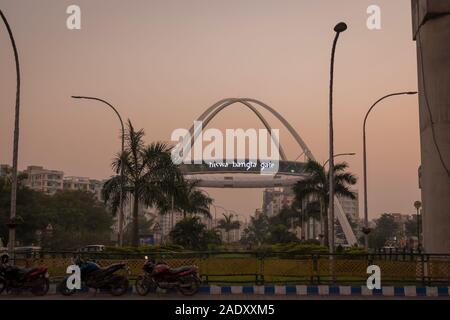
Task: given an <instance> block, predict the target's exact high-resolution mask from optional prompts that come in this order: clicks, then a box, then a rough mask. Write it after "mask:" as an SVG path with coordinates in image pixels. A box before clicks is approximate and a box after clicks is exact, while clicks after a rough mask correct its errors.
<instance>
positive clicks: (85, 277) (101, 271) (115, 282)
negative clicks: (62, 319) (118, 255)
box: [58, 258, 129, 296]
mask: <svg viewBox="0 0 450 320" xmlns="http://www.w3.org/2000/svg"><path fill="white" fill-rule="evenodd" d="M75 264H76V265H77V266H79V267H80V272H81V283H82V286H83V285H84V286H85V287H88V288H93V289H95V290H99V289H100V290H106V291H109V292H110V293H111V294H112V295H114V296H121V295H123V294H125V293H126V292H127V291H128V287H129V281H128V278H127V277H125V276H122V275H118V274H115V273H116V272H117V271H119V270H128V267H127V266H126V265H125V264H124V263H115V264H112V265H110V266H108V267H106V268H101V267H100V266H99V265H98V264H97V263H95V262H93V261H85V260H82V259H81V258H78V259H77V260H76V261H75ZM68 278H69V276H67V277H65V278H64V279H63V281H62V282H61V283H60V284H59V286H58V291H59V292H60V293H61V294H63V295H65V296H69V295H72V294H74V293H75V292H76V291H77V290H76V289H69V288H68V287H67V279H68Z"/></svg>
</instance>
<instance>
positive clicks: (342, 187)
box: [294, 160, 357, 244]
mask: <svg viewBox="0 0 450 320" xmlns="http://www.w3.org/2000/svg"><path fill="white" fill-rule="evenodd" d="M347 168H348V165H347V163H345V162H342V163H337V164H335V165H334V181H335V185H334V190H335V194H336V195H337V196H341V197H346V198H350V199H355V195H354V193H353V192H351V191H350V186H352V185H355V184H356V181H357V180H356V177H355V176H354V175H353V174H352V173H350V172H346V170H347ZM304 173H305V174H306V175H307V178H306V179H302V180H300V181H298V182H297V183H296V184H295V186H294V192H295V197H296V201H298V202H299V203H304V202H305V201H306V202H307V201H309V200H311V199H316V200H317V201H319V204H320V213H321V214H320V217H321V221H322V223H321V225H322V226H323V229H322V234H323V235H324V242H325V244H328V218H327V212H328V200H329V174H328V171H327V170H325V168H324V166H323V165H322V164H320V163H319V162H317V161H314V160H309V161H308V162H307V163H306V165H305V169H304Z"/></svg>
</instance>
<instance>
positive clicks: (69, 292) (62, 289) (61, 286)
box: [58, 279, 76, 296]
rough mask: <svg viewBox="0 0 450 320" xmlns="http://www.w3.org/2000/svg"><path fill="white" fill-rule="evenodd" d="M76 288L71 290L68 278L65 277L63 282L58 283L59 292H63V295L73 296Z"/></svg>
mask: <svg viewBox="0 0 450 320" xmlns="http://www.w3.org/2000/svg"><path fill="white" fill-rule="evenodd" d="M75 291H76V290H75V289H72V290H70V289H69V288H67V279H63V281H61V283H60V284H59V285H58V292H59V293H61V294H62V295H63V296H71V295H72V294H74V293H75Z"/></svg>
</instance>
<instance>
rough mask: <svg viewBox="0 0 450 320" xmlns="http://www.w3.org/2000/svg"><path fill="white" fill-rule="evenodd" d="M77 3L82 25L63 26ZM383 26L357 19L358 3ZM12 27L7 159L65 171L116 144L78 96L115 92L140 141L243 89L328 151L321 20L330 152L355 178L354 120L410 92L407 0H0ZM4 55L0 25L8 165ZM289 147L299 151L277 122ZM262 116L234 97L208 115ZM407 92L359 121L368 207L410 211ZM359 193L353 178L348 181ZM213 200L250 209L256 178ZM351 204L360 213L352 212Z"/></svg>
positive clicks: (315, 147)
mask: <svg viewBox="0 0 450 320" xmlns="http://www.w3.org/2000/svg"><path fill="white" fill-rule="evenodd" d="M71 4H77V5H79V6H80V7H81V12H82V29H81V30H68V29H67V28H66V19H67V17H68V15H67V14H66V8H67V6H69V5H71ZM372 4H377V5H379V6H380V7H381V9H382V29H381V30H379V31H370V30H368V29H367V27H366V19H367V17H368V14H367V13H366V9H367V7H368V6H369V5H372ZM0 8H1V9H2V10H3V12H4V13H5V15H6V16H7V18H8V19H9V22H10V24H11V27H12V29H13V32H14V35H15V38H16V42H17V46H18V49H19V55H20V61H21V70H22V100H21V101H22V102H21V136H20V153H19V168H20V169H24V168H25V167H26V166H27V165H31V164H33V165H42V166H44V167H46V168H49V169H58V170H63V171H64V172H65V174H66V175H77V176H89V177H93V178H99V179H103V178H107V177H109V176H110V175H111V174H112V171H111V167H110V163H111V161H112V157H113V155H114V154H115V153H116V152H117V151H119V149H120V140H119V133H120V131H119V129H120V127H119V124H118V122H117V119H116V116H115V115H114V114H113V113H112V112H111V111H110V110H108V109H107V108H105V107H104V106H103V105H101V104H98V103H94V102H87V101H84V102H83V101H75V100H72V99H70V96H71V95H88V96H96V97H99V98H103V99H106V100H108V101H110V102H111V103H112V104H114V105H115V106H116V107H117V108H118V109H119V112H120V113H121V114H122V116H123V117H124V118H129V119H131V120H132V122H133V123H134V125H135V126H136V127H138V128H144V129H145V132H146V141H147V142H151V141H157V140H162V141H169V140H170V135H171V133H172V131H173V130H174V129H176V128H189V127H190V126H191V125H192V123H193V121H194V120H195V118H196V117H198V116H199V115H200V114H201V113H202V112H203V111H204V110H205V109H206V108H207V107H209V106H210V105H212V104H214V103H215V102H216V101H218V100H221V99H223V98H229V97H252V98H256V99H258V100H261V101H264V102H266V103H267V104H269V105H270V106H272V107H273V108H275V109H276V110H277V111H278V112H279V113H281V114H282V115H283V116H284V117H285V118H286V119H287V120H288V121H289V122H290V123H291V125H292V126H293V127H294V128H295V129H296V130H297V132H298V133H299V134H300V136H301V137H302V138H303V139H304V140H305V142H306V143H307V144H308V146H309V148H310V149H311V150H312V152H313V153H314V155H315V156H316V158H317V159H318V160H320V161H321V162H323V161H325V160H326V159H327V158H328V81H329V60H330V52H331V44H332V41H333V37H334V32H333V27H334V25H335V24H336V23H337V22H339V21H345V22H347V24H348V25H349V29H348V30H347V31H346V32H345V33H344V34H343V35H342V37H341V39H340V40H339V44H338V48H337V56H336V75H335V118H334V120H335V140H336V141H335V152H336V153H343V152H355V153H357V155H356V156H354V157H346V158H340V160H346V161H347V162H348V163H349V165H350V170H351V171H352V172H354V173H355V174H356V175H357V176H358V177H360V178H362V121H363V117H364V114H365V112H366V111H367V110H368V108H369V107H370V105H371V104H372V103H373V102H374V101H375V100H377V99H378V98H380V97H381V96H383V95H385V94H388V93H391V92H396V91H405V90H417V75H416V72H417V67H416V50H415V43H414V42H413V40H412V31H411V8H410V0H396V1H392V0H370V1H366V0H341V1H336V0H281V1H280V0H226V1H225V0H159V1H153V0H139V1H138V0H130V1H119V0H108V1H107V0H84V1H83V0H70V1H63V0H39V1H36V0H0ZM14 103H15V66H14V59H13V55H12V50H11V45H10V42H9V38H8V35H7V33H6V29H5V28H4V26H3V25H1V27H0V163H11V159H12V141H13V119H14ZM262 112H263V114H264V116H265V117H266V118H267V119H268V121H269V122H270V124H271V125H272V127H274V128H280V129H281V131H280V132H281V135H280V140H281V144H282V145H283V146H284V148H285V150H286V151H287V154H288V157H289V158H290V159H292V160H293V159H295V158H297V156H298V155H299V154H300V153H301V150H300V149H299V147H298V146H297V144H296V143H295V141H294V139H292V137H290V136H289V134H288V132H287V131H286V130H284V129H283V128H282V126H281V124H280V123H279V122H278V121H277V120H276V119H275V118H274V117H273V116H271V115H270V114H268V113H267V112H265V111H262ZM210 126H211V127H214V128H219V129H221V130H224V129H226V128H261V127H262V125H261V124H260V123H259V121H258V119H257V118H256V117H255V116H254V115H253V114H252V113H251V112H250V111H248V110H247V109H245V108H243V107H240V106H237V105H236V106H234V107H233V108H230V109H227V110H225V111H224V112H223V113H221V114H220V115H219V116H218V117H217V118H216V119H215V120H214V121H213V122H212V123H211V125H210ZM419 147H420V145H419V123H418V100H417V97H415V96H407V97H395V98H392V99H390V100H386V101H385V102H384V103H383V104H382V105H379V107H378V109H377V110H376V111H375V112H374V113H373V114H372V115H371V117H370V120H369V124H368V148H369V154H368V159H369V160H368V164H369V171H368V176H369V205H370V213H369V214H370V217H371V218H374V217H377V216H379V215H380V214H382V213H384V212H401V213H409V214H410V213H413V212H414V207H413V203H414V201H415V200H418V199H420V191H419V189H418V178H417V169H418V166H419V165H420V150H419ZM358 189H359V190H360V195H361V197H360V198H361V199H362V179H361V180H360V181H359V183H358ZM208 192H209V193H210V194H211V196H213V197H215V198H216V204H217V205H220V206H224V207H226V208H228V209H232V210H234V211H236V212H238V213H239V214H241V215H243V216H248V215H250V214H252V213H253V212H254V210H255V209H256V208H260V207H261V204H262V190H260V189H252V190H250V189H235V190H228V189H208ZM362 214H363V210H362V202H361V203H360V216H361V217H362Z"/></svg>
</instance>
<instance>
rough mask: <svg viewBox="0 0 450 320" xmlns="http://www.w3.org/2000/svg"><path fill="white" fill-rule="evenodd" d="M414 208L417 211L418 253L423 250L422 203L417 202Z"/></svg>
mask: <svg viewBox="0 0 450 320" xmlns="http://www.w3.org/2000/svg"><path fill="white" fill-rule="evenodd" d="M414 207H415V208H416V210H417V216H416V218H417V251H420V249H421V248H422V244H421V242H420V229H421V228H420V209H421V208H422V202H420V201H416V202H414Z"/></svg>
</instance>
